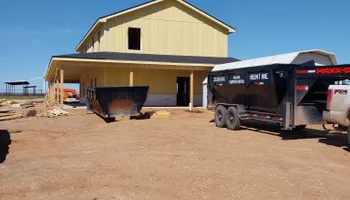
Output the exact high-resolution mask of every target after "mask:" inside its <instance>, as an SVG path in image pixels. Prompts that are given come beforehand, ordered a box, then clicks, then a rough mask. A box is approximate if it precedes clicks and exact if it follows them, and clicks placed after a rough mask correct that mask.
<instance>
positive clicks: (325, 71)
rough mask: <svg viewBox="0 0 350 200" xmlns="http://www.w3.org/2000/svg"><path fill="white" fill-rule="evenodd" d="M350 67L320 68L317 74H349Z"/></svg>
mask: <svg viewBox="0 0 350 200" xmlns="http://www.w3.org/2000/svg"><path fill="white" fill-rule="evenodd" d="M349 73H350V67H345V68H341V67H332V68H318V69H316V74H349Z"/></svg>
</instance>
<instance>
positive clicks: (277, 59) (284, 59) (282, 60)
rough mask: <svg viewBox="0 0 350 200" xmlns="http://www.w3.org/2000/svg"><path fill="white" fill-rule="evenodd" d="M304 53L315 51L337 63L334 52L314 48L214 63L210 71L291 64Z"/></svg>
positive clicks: (334, 63)
mask: <svg viewBox="0 0 350 200" xmlns="http://www.w3.org/2000/svg"><path fill="white" fill-rule="evenodd" d="M305 53H315V54H319V55H323V56H327V57H329V59H330V61H331V63H332V64H333V65H336V64H337V59H336V57H335V54H334V53H330V52H326V51H322V50H319V49H315V50H307V51H299V52H292V53H287V54H281V55H274V56H268V57H262V58H255V59H249V60H242V61H239V62H231V63H226V64H220V65H216V66H215V67H214V68H213V70H212V71H220V70H226V69H237V68H247V67H254V66H262V65H271V64H292V63H293V62H294V61H295V60H296V58H297V57H298V56H299V55H301V54H305ZM293 64H300V63H293Z"/></svg>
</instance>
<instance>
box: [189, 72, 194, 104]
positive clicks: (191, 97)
mask: <svg viewBox="0 0 350 200" xmlns="http://www.w3.org/2000/svg"><path fill="white" fill-rule="evenodd" d="M193 78H194V72H193V70H191V75H190V108H189V109H190V111H192V110H193V93H194V91H193V90H194V87H193V84H194V81H193Z"/></svg>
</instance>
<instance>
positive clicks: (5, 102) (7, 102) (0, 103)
mask: <svg viewBox="0 0 350 200" xmlns="http://www.w3.org/2000/svg"><path fill="white" fill-rule="evenodd" d="M15 103H16V101H13V100H7V99H0V107H2V106H9V105H12V104H15Z"/></svg>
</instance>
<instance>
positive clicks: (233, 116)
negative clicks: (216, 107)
mask: <svg viewBox="0 0 350 200" xmlns="http://www.w3.org/2000/svg"><path fill="white" fill-rule="evenodd" d="M226 126H227V128H228V129H230V130H237V129H239V128H240V127H241V121H240V119H239V116H238V110H237V108H236V107H230V108H229V109H228V110H227V118H226Z"/></svg>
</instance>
